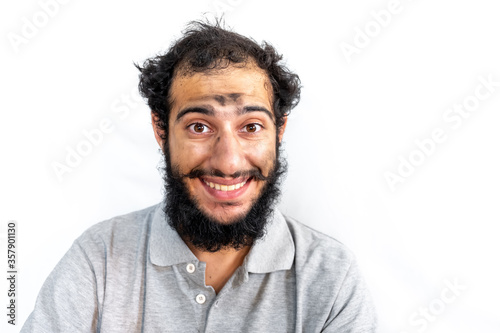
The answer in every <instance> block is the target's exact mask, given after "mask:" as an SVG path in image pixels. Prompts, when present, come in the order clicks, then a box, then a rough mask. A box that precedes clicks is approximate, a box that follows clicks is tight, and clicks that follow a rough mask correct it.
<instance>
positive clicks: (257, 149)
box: [247, 140, 276, 176]
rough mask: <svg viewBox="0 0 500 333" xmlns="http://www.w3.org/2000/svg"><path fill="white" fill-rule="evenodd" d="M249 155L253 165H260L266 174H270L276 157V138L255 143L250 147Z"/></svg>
mask: <svg viewBox="0 0 500 333" xmlns="http://www.w3.org/2000/svg"><path fill="white" fill-rule="evenodd" d="M247 156H248V157H249V159H250V161H251V163H252V164H253V165H255V166H256V167H258V168H259V169H260V170H261V172H262V173H263V174H264V175H265V176H268V175H269V172H270V171H271V169H272V168H273V166H274V161H275V159H276V145H275V140H270V141H266V142H259V143H255V144H253V145H252V146H251V147H249V148H248V154H247Z"/></svg>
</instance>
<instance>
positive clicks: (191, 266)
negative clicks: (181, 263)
mask: <svg viewBox="0 0 500 333" xmlns="http://www.w3.org/2000/svg"><path fill="white" fill-rule="evenodd" d="M186 270H187V272H188V273H190V274H192V273H194V271H195V270H196V266H195V265H193V264H187V266H186Z"/></svg>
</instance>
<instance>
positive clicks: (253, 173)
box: [168, 64, 284, 224]
mask: <svg viewBox="0 0 500 333" xmlns="http://www.w3.org/2000/svg"><path fill="white" fill-rule="evenodd" d="M170 97H171V102H172V103H171V112H170V119H169V136H168V145H169V155H170V156H169V157H170V163H171V167H172V170H173V172H174V174H176V176H184V175H188V177H183V178H182V179H183V181H184V183H185V187H186V190H187V191H188V193H189V195H190V197H191V199H193V201H194V202H196V203H197V206H198V209H200V210H201V211H202V212H203V213H204V214H205V215H207V216H208V217H210V218H212V219H214V220H216V221H218V222H219V223H222V224H230V223H231V222H233V221H236V220H238V219H240V218H242V217H244V216H245V215H246V214H247V213H248V212H249V210H250V208H251V207H252V205H253V204H254V203H255V201H256V200H257V198H258V197H259V195H260V194H261V193H262V191H263V188H264V187H265V185H266V180H264V179H263V178H262V179H259V176H258V175H260V176H264V177H267V176H269V175H270V174H271V173H272V172H273V170H274V167H275V161H276V154H277V152H276V146H277V145H276V126H275V119H274V115H273V111H272V110H273V109H272V89H271V84H270V82H269V78H268V77H267V75H266V73H265V72H264V71H262V70H261V69H260V68H258V67H256V66H255V65H253V64H248V65H247V66H246V67H242V68H238V67H235V66H229V67H228V68H226V69H223V70H217V71H211V72H208V73H189V74H186V75H178V76H176V77H175V78H174V80H173V83H172V86H171V96H170ZM283 131H284V126H283V127H282V128H281V130H280V132H279V133H278V139H279V140H281V137H282V135H283Z"/></svg>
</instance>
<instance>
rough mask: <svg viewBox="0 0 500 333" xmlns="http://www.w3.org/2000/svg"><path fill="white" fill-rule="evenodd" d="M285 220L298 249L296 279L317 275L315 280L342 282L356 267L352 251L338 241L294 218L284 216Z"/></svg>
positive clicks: (296, 254) (296, 250)
mask: <svg viewBox="0 0 500 333" xmlns="http://www.w3.org/2000/svg"><path fill="white" fill-rule="evenodd" d="M285 220H286V222H287V225H288V229H289V230H290V233H291V235H292V239H293V242H294V245H295V269H296V271H297V275H298V276H300V275H304V276H308V277H309V274H311V275H316V278H320V279H327V280H330V279H335V280H337V282H342V280H343V279H344V278H345V277H346V275H347V273H348V271H349V270H350V269H352V268H354V266H355V261H356V259H355V256H354V254H353V253H352V251H351V250H350V249H349V248H347V246H345V245H344V244H342V243H341V242H339V241H338V240H336V239H335V238H333V237H331V236H328V235H326V234H324V233H322V232H319V231H317V230H314V229H313V228H311V227H308V226H306V225H304V224H302V223H301V222H299V221H297V220H295V219H293V218H291V217H288V216H285ZM311 278H313V277H312V276H311ZM313 279H315V278H313Z"/></svg>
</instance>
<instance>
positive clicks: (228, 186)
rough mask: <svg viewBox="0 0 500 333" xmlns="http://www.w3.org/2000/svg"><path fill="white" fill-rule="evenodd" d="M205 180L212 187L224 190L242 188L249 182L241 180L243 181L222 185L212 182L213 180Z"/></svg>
mask: <svg viewBox="0 0 500 333" xmlns="http://www.w3.org/2000/svg"><path fill="white" fill-rule="evenodd" d="M204 182H205V184H207V186H210V187H211V188H215V189H216V190H218V191H224V192H228V191H234V190H237V189H239V188H242V187H243V186H244V185H245V184H246V183H247V182H246V180H245V181H244V182H241V183H238V184H235V185H220V184H217V183H212V182H207V181H204Z"/></svg>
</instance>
